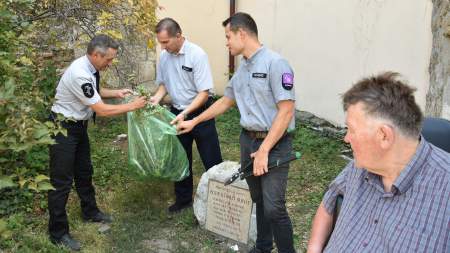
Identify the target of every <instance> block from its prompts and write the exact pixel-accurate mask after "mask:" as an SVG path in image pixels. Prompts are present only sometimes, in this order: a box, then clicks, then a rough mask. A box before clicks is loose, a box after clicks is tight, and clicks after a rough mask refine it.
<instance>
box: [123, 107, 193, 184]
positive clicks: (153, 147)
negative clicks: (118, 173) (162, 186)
mask: <svg viewBox="0 0 450 253" xmlns="http://www.w3.org/2000/svg"><path fill="white" fill-rule="evenodd" d="M151 108H152V109H150V106H146V107H144V108H143V109H140V110H137V111H134V112H128V114H127V118H128V163H129V165H130V166H131V169H132V170H134V172H135V173H136V174H137V175H138V176H139V177H141V178H147V177H148V178H154V177H157V178H162V179H168V180H171V181H180V180H183V179H185V178H186V177H187V176H189V161H188V159H187V156H186V152H185V151H184V149H183V146H182V145H181V143H180V141H179V140H178V138H177V136H176V134H177V131H176V128H175V127H174V126H172V125H170V121H172V120H173V119H174V118H175V115H173V114H172V113H171V112H169V111H168V110H167V109H165V108H164V107H162V106H156V107H151Z"/></svg>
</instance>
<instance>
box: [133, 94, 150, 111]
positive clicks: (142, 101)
mask: <svg viewBox="0 0 450 253" xmlns="http://www.w3.org/2000/svg"><path fill="white" fill-rule="evenodd" d="M131 103H133V105H134V110H136V109H140V108H142V107H144V106H145V105H146V104H147V98H146V97H144V96H142V97H137V98H135V99H134V100H133V102H131Z"/></svg>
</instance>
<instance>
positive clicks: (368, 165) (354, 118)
mask: <svg viewBox="0 0 450 253" xmlns="http://www.w3.org/2000/svg"><path fill="white" fill-rule="evenodd" d="M346 124H347V128H348V129H347V134H346V135H345V138H344V141H345V142H347V143H349V144H350V146H351V147H352V150H353V157H354V160H355V165H356V167H358V168H365V169H368V170H369V171H373V170H374V169H375V170H376V168H377V166H378V164H379V162H380V157H381V154H382V149H381V147H380V146H379V142H378V140H377V129H378V126H379V122H378V121H377V120H376V119H374V118H372V117H370V116H367V115H366V112H365V111H364V104H362V103H361V102H360V103H357V104H355V105H351V106H349V107H348V109H347V115H346Z"/></svg>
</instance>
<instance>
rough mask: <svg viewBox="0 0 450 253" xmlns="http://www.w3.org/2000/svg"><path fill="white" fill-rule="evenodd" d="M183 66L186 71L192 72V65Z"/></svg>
mask: <svg viewBox="0 0 450 253" xmlns="http://www.w3.org/2000/svg"><path fill="white" fill-rule="evenodd" d="M181 68H182V69H183V70H184V71H187V72H192V68H190V67H187V66H184V65H182V66H181Z"/></svg>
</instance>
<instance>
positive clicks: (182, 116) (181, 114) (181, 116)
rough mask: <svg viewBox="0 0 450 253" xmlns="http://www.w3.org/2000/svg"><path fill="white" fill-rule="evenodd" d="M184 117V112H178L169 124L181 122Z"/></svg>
mask: <svg viewBox="0 0 450 253" xmlns="http://www.w3.org/2000/svg"><path fill="white" fill-rule="evenodd" d="M184 117H185V114H184V113H179V114H178V115H177V116H176V117H175V118H174V119H173V120H172V121H171V122H170V124H171V125H175V124H177V123H181V122H183V121H184Z"/></svg>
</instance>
